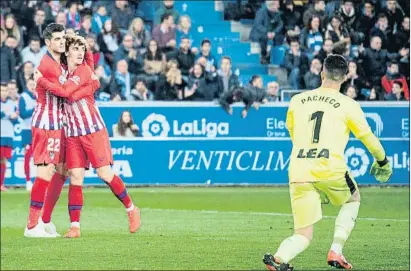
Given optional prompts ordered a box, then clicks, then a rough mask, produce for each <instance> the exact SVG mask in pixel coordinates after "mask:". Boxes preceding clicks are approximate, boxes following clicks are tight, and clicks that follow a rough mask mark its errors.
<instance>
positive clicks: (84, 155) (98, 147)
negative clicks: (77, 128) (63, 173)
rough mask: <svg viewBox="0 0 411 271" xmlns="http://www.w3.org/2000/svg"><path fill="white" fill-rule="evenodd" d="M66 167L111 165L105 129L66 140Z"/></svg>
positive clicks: (111, 156)
mask: <svg viewBox="0 0 411 271" xmlns="http://www.w3.org/2000/svg"><path fill="white" fill-rule="evenodd" d="M66 148H67V150H66V166H67V169H72V168H88V167H89V163H91V165H92V166H93V168H99V167H103V166H110V165H112V164H113V154H112V153H111V146H110V140H109V138H108V133H107V129H103V130H100V131H98V132H95V133H92V134H89V135H85V136H73V137H67V139H66Z"/></svg>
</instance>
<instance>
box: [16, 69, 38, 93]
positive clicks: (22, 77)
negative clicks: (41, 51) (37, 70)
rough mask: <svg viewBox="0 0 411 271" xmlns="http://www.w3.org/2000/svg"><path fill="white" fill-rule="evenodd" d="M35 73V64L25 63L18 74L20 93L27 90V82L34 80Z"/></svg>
mask: <svg viewBox="0 0 411 271" xmlns="http://www.w3.org/2000/svg"><path fill="white" fill-rule="evenodd" d="M33 72H34V66H33V63H31V62H30V61H27V62H24V63H23V65H21V66H20V68H19V70H18V72H17V88H18V90H19V93H21V92H22V91H23V90H25V89H26V86H27V81H28V80H29V79H30V78H32V76H33Z"/></svg>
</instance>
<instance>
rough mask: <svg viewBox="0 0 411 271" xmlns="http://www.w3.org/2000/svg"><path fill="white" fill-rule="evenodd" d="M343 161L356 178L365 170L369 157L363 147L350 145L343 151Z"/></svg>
mask: <svg viewBox="0 0 411 271" xmlns="http://www.w3.org/2000/svg"><path fill="white" fill-rule="evenodd" d="M345 162H346V163H347V165H348V166H349V167H350V172H351V174H352V176H353V177H354V178H356V177H358V176H363V175H364V174H365V173H366V172H367V169H368V165H369V164H370V159H369V158H368V156H367V154H366V152H365V151H364V149H362V148H354V147H350V148H348V149H347V151H346V152H345Z"/></svg>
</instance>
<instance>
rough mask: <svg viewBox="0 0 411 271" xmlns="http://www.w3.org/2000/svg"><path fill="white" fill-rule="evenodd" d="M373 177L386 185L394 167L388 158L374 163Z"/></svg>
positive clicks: (371, 171) (372, 167) (371, 172)
mask: <svg viewBox="0 0 411 271" xmlns="http://www.w3.org/2000/svg"><path fill="white" fill-rule="evenodd" d="M370 174H371V176H375V179H376V180H377V181H379V182H380V183H386V182H388V180H389V179H390V178H391V175H392V167H391V164H390V162H388V160H387V158H385V160H384V161H382V162H378V161H374V163H373V164H372V166H371V170H370Z"/></svg>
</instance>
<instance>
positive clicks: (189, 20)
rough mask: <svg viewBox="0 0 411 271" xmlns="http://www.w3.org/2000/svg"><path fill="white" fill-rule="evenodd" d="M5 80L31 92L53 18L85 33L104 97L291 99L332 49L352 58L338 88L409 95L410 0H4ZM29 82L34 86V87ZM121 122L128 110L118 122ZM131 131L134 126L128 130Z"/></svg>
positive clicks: (0, 55) (369, 96)
mask: <svg viewBox="0 0 411 271" xmlns="http://www.w3.org/2000/svg"><path fill="white" fill-rule="evenodd" d="M0 5H1V14H0V16H1V17H0V26H1V32H0V33H1V48H0V65H1V73H0V82H1V84H2V85H5V84H7V88H8V95H9V98H10V99H12V100H18V99H19V94H20V93H22V92H23V91H25V90H27V89H28V90H29V91H32V88H33V86H34V84H33V83H32V82H31V80H30V78H31V77H32V74H33V71H34V69H35V68H36V67H37V65H39V62H40V59H41V57H42V56H43V55H44V54H45V52H46V50H47V49H46V48H45V46H44V45H45V44H44V39H43V33H42V32H43V30H44V28H45V27H46V25H47V24H49V23H51V22H56V23H59V24H62V25H64V26H65V27H66V29H67V32H76V33H79V34H80V35H82V36H84V37H85V38H86V40H87V42H88V44H89V46H90V48H91V50H92V53H93V56H94V63H95V70H96V74H97V76H98V77H99V79H100V83H101V88H100V90H99V91H98V92H96V98H97V99H98V100H101V101H109V100H113V101H153V100H154V101H213V100H219V101H220V103H221V104H222V105H223V106H224V107H225V108H226V109H227V110H229V108H230V107H229V105H230V104H231V103H233V102H236V101H241V100H242V101H244V103H245V104H246V107H250V106H252V105H253V104H256V103H264V102H276V101H281V100H282V99H284V100H287V97H288V96H287V95H281V94H282V93H287V91H289V90H290V93H291V94H292V93H295V92H299V91H303V90H307V89H313V88H317V87H318V86H320V84H321V78H320V71H321V69H322V63H323V61H324V59H325V58H326V57H327V55H328V54H330V53H339V54H342V55H344V56H345V57H346V58H347V61H349V72H348V76H347V77H348V79H347V81H346V82H345V83H344V85H343V86H342V88H341V92H342V93H344V94H346V95H348V96H350V97H352V98H353V99H355V100H360V101H368V100H370V101H375V100H386V101H401V100H409V75H410V71H409V58H410V57H409V55H410V52H409V48H410V44H409V37H410V29H409V27H410V21H409V5H410V3H409V1H408V0H405V1H400V0H397V1H395V0H388V1H383V0H371V1H352V0H351V1H350V0H343V1H321V0H314V1H291V0H279V1H263V0H234V1H211V0H210V1H172V0H168V1H146V0H130V1H122V0H117V1H87V0H83V1H81V0H80V1H78V0H74V1H69V0H68V1H41V0H39V1H32V0H31V1H23V0H19V1H15V0H14V1H13V0H2V1H1V2H0ZM30 88H31V89H30ZM125 118H126V119H128V118H127V117H125ZM131 133H133V131H131Z"/></svg>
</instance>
